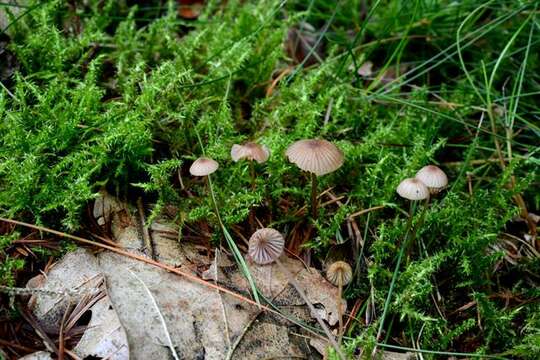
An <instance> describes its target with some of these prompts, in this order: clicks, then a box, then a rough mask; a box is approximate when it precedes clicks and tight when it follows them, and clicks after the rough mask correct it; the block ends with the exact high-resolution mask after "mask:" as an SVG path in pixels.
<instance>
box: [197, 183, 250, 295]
mask: <svg viewBox="0 0 540 360" xmlns="http://www.w3.org/2000/svg"><path fill="white" fill-rule="evenodd" d="M207 178H208V187H209V189H210V195H211V198H212V202H213V204H214V209H215V211H216V216H217V218H218V221H219V225H220V226H221V230H222V231H223V236H224V237H225V240H227V244H228V245H229V248H230V249H231V251H232V253H233V256H234V259H235V260H236V262H237V263H238V264H239V266H240V270H241V271H242V273H243V274H244V276H245V277H246V279H247V281H248V283H249V286H250V287H251V291H252V293H253V299H254V300H255V301H256V302H257V304H258V305H259V306H261V301H260V299H259V290H258V289H257V286H256V285H255V280H254V279H253V277H252V276H251V273H250V271H249V268H248V266H247V264H246V262H245V260H244V257H243V256H242V254H241V253H240V250H239V249H238V246H236V243H235V242H234V239H233V238H232V236H231V234H230V233H229V231H228V230H227V228H226V227H225V225H224V224H223V221H222V220H221V216H220V215H219V208H218V206H217V201H216V195H215V193H214V188H213V186H212V180H211V178H210V175H208V176H207Z"/></svg>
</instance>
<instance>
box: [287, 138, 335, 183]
mask: <svg viewBox="0 0 540 360" xmlns="http://www.w3.org/2000/svg"><path fill="white" fill-rule="evenodd" d="M285 155H287V157H288V158H289V161H290V162H292V163H294V164H296V166H298V167H299V168H300V169H302V170H304V171H308V172H311V173H314V174H315V175H317V176H321V175H325V174H328V173H331V172H333V171H336V170H337V169H339V168H340V167H341V165H343V153H342V152H341V150H339V149H338V147H337V146H336V145H334V144H332V143H331V142H330V141H326V140H322V139H309V140H300V141H297V142H295V143H293V144H292V145H291V146H289V148H288V149H287V152H286V153H285Z"/></svg>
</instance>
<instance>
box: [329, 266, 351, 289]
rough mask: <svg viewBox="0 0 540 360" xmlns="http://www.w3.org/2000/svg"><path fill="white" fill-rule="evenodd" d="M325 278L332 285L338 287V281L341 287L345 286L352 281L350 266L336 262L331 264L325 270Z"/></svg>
mask: <svg viewBox="0 0 540 360" xmlns="http://www.w3.org/2000/svg"><path fill="white" fill-rule="evenodd" d="M326 278H327V279H328V281H330V282H331V283H332V284H334V285H336V286H338V285H339V283H340V281H341V285H347V284H348V283H349V282H350V281H351V279H352V268H351V265H349V264H348V263H346V262H345V261H336V262H334V263H332V265H330V266H329V267H328V270H326Z"/></svg>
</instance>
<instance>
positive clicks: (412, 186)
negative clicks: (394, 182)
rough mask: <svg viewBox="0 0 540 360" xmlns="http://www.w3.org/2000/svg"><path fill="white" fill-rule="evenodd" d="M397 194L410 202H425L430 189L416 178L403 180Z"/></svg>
mask: <svg viewBox="0 0 540 360" xmlns="http://www.w3.org/2000/svg"><path fill="white" fill-rule="evenodd" d="M396 191H397V193H398V194H399V196H401V197H402V198H405V199H408V200H413V201H416V200H424V199H427V198H428V197H429V189H428V187H427V186H426V184H424V183H423V182H422V181H420V180H418V179H416V178H408V179H405V180H403V181H402V182H401V183H400V184H399V185H398V187H397V190H396Z"/></svg>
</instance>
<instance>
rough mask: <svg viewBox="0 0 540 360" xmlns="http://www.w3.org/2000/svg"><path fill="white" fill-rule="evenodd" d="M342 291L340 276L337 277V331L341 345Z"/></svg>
mask: <svg viewBox="0 0 540 360" xmlns="http://www.w3.org/2000/svg"><path fill="white" fill-rule="evenodd" d="M342 293H343V279H342V278H341V276H340V277H339V278H338V298H337V304H338V318H339V332H338V345H339V346H340V347H341V339H342V337H343V311H342V308H341V302H342Z"/></svg>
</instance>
